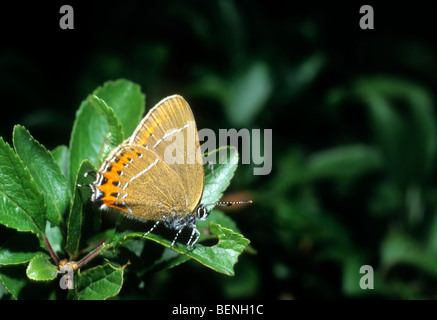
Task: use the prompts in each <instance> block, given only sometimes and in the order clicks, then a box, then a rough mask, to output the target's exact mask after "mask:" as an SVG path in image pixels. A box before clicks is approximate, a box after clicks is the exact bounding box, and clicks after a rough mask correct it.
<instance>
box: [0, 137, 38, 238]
mask: <svg viewBox="0 0 437 320" xmlns="http://www.w3.org/2000/svg"><path fill="white" fill-rule="evenodd" d="M0 181H1V183H0V196H1V197H2V199H0V223H1V224H4V225H5V226H7V227H9V228H13V229H17V230H18V231H31V232H33V233H35V234H36V235H37V236H38V237H40V239H42V235H43V234H44V229H45V225H46V207H45V205H44V196H43V195H42V193H41V192H40V191H39V190H38V188H37V186H36V184H35V181H34V180H33V179H32V177H31V175H30V173H29V171H28V169H27V168H26V167H25V166H24V164H23V162H22V161H21V159H20V158H19V157H18V156H17V155H16V154H15V153H14V151H13V150H12V148H11V147H10V146H9V144H7V143H5V142H4V140H3V138H1V137H0Z"/></svg>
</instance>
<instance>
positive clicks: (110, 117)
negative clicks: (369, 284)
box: [90, 95, 124, 163]
mask: <svg viewBox="0 0 437 320" xmlns="http://www.w3.org/2000/svg"><path fill="white" fill-rule="evenodd" d="M90 103H91V105H92V106H94V107H95V108H96V109H97V110H98V111H99V113H101V114H103V115H104V117H105V118H106V120H107V121H108V125H109V132H108V134H107V135H106V138H105V143H104V146H103V151H102V155H101V157H100V159H99V162H100V163H101V162H103V160H104V159H105V158H106V156H107V155H108V154H109V153H110V152H111V150H112V149H114V148H115V147H117V146H118V145H119V144H121V143H122V142H123V139H124V138H123V137H124V134H123V127H122V125H121V123H120V121H119V120H118V118H117V116H116V115H115V113H114V110H113V109H112V108H110V107H108V105H107V104H106V102H105V101H104V100H102V99H100V98H99V97H97V96H95V95H93V96H92V97H91V99H90Z"/></svg>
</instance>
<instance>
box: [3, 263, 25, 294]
mask: <svg viewBox="0 0 437 320" xmlns="http://www.w3.org/2000/svg"><path fill="white" fill-rule="evenodd" d="M25 268H26V267H25V265H18V266H15V265H12V266H0V281H1V282H2V283H3V285H4V286H5V288H6V289H7V290H8V291H9V293H10V294H11V295H12V296H13V297H14V299H18V298H19V297H20V293H21V292H22V291H23V289H24V288H25V287H26V286H27V285H28V284H29V279H27V278H26V276H25V275H24V274H25V273H24V271H25Z"/></svg>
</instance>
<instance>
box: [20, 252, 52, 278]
mask: <svg viewBox="0 0 437 320" xmlns="http://www.w3.org/2000/svg"><path fill="white" fill-rule="evenodd" d="M49 260H50V257H49V256H48V255H37V256H35V257H33V258H32V260H30V263H29V265H28V266H27V269H26V274H27V276H28V278H29V279H31V280H37V281H48V280H53V279H55V278H56V276H57V275H58V268H57V267H56V266H54V265H53V264H52V263H51V262H50V261H49Z"/></svg>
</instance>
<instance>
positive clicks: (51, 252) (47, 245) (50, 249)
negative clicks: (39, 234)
mask: <svg viewBox="0 0 437 320" xmlns="http://www.w3.org/2000/svg"><path fill="white" fill-rule="evenodd" d="M44 245H45V246H46V248H47V250H48V251H49V254H50V257H51V258H52V260H53V262H54V263H55V265H59V258H58V256H57V255H56V252H55V251H54V250H53V248H52V245H51V244H50V242H49V239H47V236H46V235H44Z"/></svg>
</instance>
